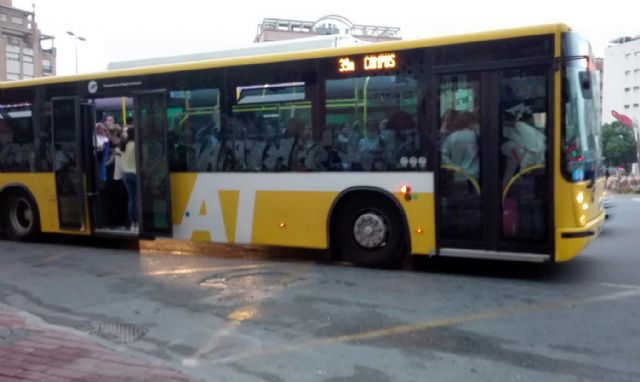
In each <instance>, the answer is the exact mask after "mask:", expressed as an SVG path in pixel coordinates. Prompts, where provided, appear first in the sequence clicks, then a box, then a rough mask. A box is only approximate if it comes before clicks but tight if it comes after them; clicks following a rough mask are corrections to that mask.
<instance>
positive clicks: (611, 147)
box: [602, 121, 637, 171]
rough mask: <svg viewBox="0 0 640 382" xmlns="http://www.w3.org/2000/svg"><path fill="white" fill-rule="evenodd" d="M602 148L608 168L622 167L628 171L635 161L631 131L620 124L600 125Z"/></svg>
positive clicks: (634, 146) (634, 142)
mask: <svg viewBox="0 0 640 382" xmlns="http://www.w3.org/2000/svg"><path fill="white" fill-rule="evenodd" d="M602 148H603V154H604V157H605V161H606V163H607V164H608V165H609V166H623V167H624V168H625V169H626V170H627V171H629V169H630V167H631V163H634V162H635V161H636V160H637V157H636V141H635V138H634V137H633V131H632V130H631V129H630V128H628V127H626V126H624V125H623V124H621V123H620V122H617V121H616V122H613V123H611V124H609V123H605V124H604V125H602Z"/></svg>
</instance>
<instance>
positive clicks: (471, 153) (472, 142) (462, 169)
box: [440, 109, 480, 181]
mask: <svg viewBox="0 0 640 382" xmlns="http://www.w3.org/2000/svg"><path fill="white" fill-rule="evenodd" d="M442 120H443V123H442V126H441V128H440V131H441V133H442V134H443V135H444V141H443V143H442V145H441V148H440V150H441V160H442V164H445V165H453V166H456V167H457V170H459V171H456V172H455V180H456V181H463V180H471V179H473V180H477V179H478V176H479V174H480V162H479V159H478V134H477V132H476V131H477V130H478V124H477V121H476V117H475V115H474V114H473V113H472V112H470V111H463V112H459V111H456V110H453V109H450V110H448V111H446V112H445V114H444V116H443V117H442ZM469 178H471V179H469Z"/></svg>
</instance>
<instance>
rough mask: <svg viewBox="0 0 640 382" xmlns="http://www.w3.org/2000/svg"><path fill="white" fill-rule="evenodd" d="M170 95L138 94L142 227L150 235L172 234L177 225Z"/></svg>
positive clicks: (135, 97) (138, 162) (138, 183)
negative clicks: (173, 206)
mask: <svg viewBox="0 0 640 382" xmlns="http://www.w3.org/2000/svg"><path fill="white" fill-rule="evenodd" d="M166 97H167V93H166V91H164V90H157V91H148V92H140V93H136V94H135V96H134V113H135V114H134V120H133V125H134V128H135V145H136V174H137V189H138V215H139V230H140V234H141V235H147V236H171V234H172V228H173V226H172V223H171V188H170V185H169V156H168V141H167V112H166V105H167V100H166Z"/></svg>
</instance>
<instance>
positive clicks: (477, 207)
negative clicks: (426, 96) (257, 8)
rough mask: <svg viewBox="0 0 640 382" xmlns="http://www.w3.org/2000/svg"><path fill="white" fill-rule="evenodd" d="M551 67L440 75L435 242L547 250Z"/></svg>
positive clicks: (467, 246)
mask: <svg viewBox="0 0 640 382" xmlns="http://www.w3.org/2000/svg"><path fill="white" fill-rule="evenodd" d="M549 73H550V72H549V68H547V67H528V68H514V69H505V70H494V71H470V72H465V73H453V74H443V75H440V76H439V77H438V81H437V86H438V89H437V94H438V97H437V98H438V102H437V109H436V110H437V113H438V125H437V126H438V128H439V143H438V148H439V150H438V156H437V157H438V160H439V170H438V190H437V195H438V221H439V229H438V239H439V240H438V247H439V248H443V247H445V248H459V249H464V250H476V251H478V250H479V251H483V252H482V254H483V255H487V253H488V252H487V251H490V252H491V254H492V255H491V256H493V255H496V256H495V257H497V258H500V257H499V256H500V253H505V254H506V253H511V252H512V253H516V254H517V253H528V254H548V253H549V251H550V248H551V247H550V236H551V235H550V234H549V232H550V229H551V219H550V215H551V212H550V202H549V201H550V200H552V199H551V195H552V190H551V188H550V181H549V168H548V160H547V159H548V158H549V157H550V156H549V152H548V149H547V147H548V145H547V142H548V140H549V129H548V128H547V125H548V120H549V118H548V115H549V109H550V106H549V105H550V102H549V95H548V94H549V91H548V89H549V86H550V80H549V79H550V78H551V76H550V75H549ZM462 253H467V254H469V253H471V252H469V251H467V252H462Z"/></svg>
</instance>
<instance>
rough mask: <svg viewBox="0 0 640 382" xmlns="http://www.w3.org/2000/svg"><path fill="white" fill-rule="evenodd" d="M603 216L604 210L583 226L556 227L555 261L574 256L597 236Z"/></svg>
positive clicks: (602, 222) (604, 214) (569, 258)
mask: <svg viewBox="0 0 640 382" xmlns="http://www.w3.org/2000/svg"><path fill="white" fill-rule="evenodd" d="M605 216H606V213H605V211H602V212H601V213H600V215H598V216H597V217H596V218H595V219H592V220H591V221H590V222H589V223H587V225H586V226H584V227H580V228H559V229H556V238H555V239H556V253H555V261H556V262H564V261H569V260H571V259H572V258H574V257H576V256H577V255H578V254H579V253H580V251H582V250H583V249H584V248H585V247H586V246H587V245H588V244H589V243H590V242H591V241H592V240H593V239H595V238H596V237H598V235H599V234H600V231H602V227H603V225H604V221H605Z"/></svg>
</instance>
